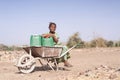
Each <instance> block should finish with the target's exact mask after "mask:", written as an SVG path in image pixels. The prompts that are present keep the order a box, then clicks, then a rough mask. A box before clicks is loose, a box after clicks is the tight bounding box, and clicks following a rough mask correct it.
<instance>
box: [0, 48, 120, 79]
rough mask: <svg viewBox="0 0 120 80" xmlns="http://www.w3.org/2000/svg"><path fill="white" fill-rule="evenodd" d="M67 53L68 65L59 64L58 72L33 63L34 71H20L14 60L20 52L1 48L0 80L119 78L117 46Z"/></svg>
mask: <svg viewBox="0 0 120 80" xmlns="http://www.w3.org/2000/svg"><path fill="white" fill-rule="evenodd" d="M70 53H71V59H70V60H69V62H71V64H72V65H73V67H72V68H66V67H64V65H63V63H60V65H59V66H60V68H62V69H60V70H59V71H52V70H43V69H42V67H41V65H40V64H39V63H38V62H37V64H36V68H35V71H34V72H32V73H29V74H23V73H20V72H19V70H18V69H17V67H15V66H14V62H15V61H16V58H17V57H19V55H21V54H24V53H23V52H22V51H21V52H17V54H16V52H9V53H6V54H4V52H2V51H1V52H0V55H1V57H0V80H120V48H92V49H74V50H72V51H71V52H70ZM6 56H7V57H6ZM8 58H9V59H8Z"/></svg>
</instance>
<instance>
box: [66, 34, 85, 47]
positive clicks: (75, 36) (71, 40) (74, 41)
mask: <svg viewBox="0 0 120 80" xmlns="http://www.w3.org/2000/svg"><path fill="white" fill-rule="evenodd" d="M81 42H82V40H81V38H80V37H79V32H76V33H74V34H73V35H72V36H70V37H69V40H68V42H67V46H68V47H69V48H70V47H72V46H74V45H75V44H78V43H81ZM83 44H84V42H83ZM76 48H80V45H78V46H77V47H76Z"/></svg>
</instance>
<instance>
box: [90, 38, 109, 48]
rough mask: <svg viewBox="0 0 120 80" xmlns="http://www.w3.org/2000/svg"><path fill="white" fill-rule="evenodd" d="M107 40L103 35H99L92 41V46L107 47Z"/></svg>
mask: <svg viewBox="0 0 120 80" xmlns="http://www.w3.org/2000/svg"><path fill="white" fill-rule="evenodd" d="M106 43H107V40H105V39H103V38H102V37H98V38H96V39H93V40H92V41H91V42H90V46H91V47H107V45H106Z"/></svg>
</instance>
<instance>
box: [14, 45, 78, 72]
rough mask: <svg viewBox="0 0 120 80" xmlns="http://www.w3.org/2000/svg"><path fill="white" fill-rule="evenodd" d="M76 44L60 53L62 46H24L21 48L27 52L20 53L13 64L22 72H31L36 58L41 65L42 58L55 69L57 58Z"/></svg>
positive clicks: (56, 67) (56, 68)
mask: <svg viewBox="0 0 120 80" xmlns="http://www.w3.org/2000/svg"><path fill="white" fill-rule="evenodd" d="M76 46H77V45H74V46H73V47H71V48H70V49H68V50H67V51H65V52H64V53H62V51H63V47H44V46H42V47H24V48H23V49H24V50H25V51H26V52H27V54H24V55H22V56H21V57H20V58H19V59H18V60H17V63H16V64H15V66H16V67H17V68H18V70H19V71H20V72H22V73H31V72H33V71H34V69H35V64H36V60H38V61H39V62H40V64H41V65H42V66H43V65H44V63H43V62H42V59H43V60H45V61H46V65H47V66H49V67H50V69H51V70H54V71H57V70H58V62H57V59H59V58H62V57H63V56H64V55H66V54H67V53H68V52H69V51H70V50H72V49H73V48H74V47H76ZM61 53H62V54H61ZM52 64H54V66H52Z"/></svg>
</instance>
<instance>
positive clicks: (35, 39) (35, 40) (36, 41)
mask: <svg viewBox="0 0 120 80" xmlns="http://www.w3.org/2000/svg"><path fill="white" fill-rule="evenodd" d="M30 46H36V47H40V46H41V36H40V35H31V37H30Z"/></svg>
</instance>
